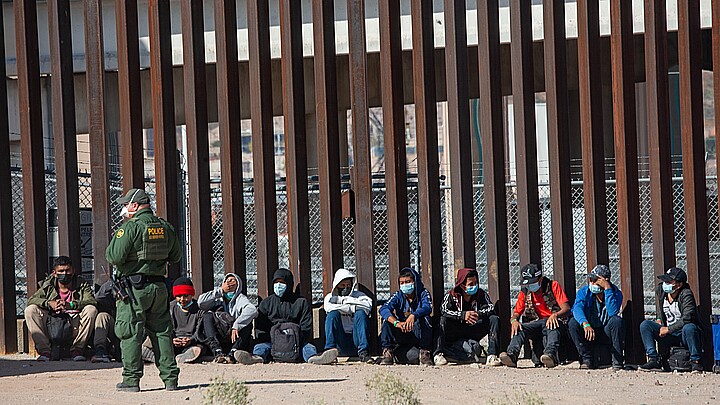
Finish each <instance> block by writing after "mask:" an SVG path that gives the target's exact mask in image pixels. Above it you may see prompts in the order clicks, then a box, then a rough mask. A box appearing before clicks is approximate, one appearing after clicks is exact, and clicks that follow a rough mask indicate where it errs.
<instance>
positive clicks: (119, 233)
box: [115, 228, 125, 239]
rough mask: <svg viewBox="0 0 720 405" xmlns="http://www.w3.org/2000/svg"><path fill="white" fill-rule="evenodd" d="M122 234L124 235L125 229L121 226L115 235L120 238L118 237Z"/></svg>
mask: <svg viewBox="0 0 720 405" xmlns="http://www.w3.org/2000/svg"><path fill="white" fill-rule="evenodd" d="M123 236H125V230H124V229H122V228H120V229H118V231H117V233H116V234H115V237H116V238H118V239H120V238H122V237H123Z"/></svg>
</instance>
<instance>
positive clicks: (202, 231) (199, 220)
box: [181, 0, 214, 291]
mask: <svg viewBox="0 0 720 405" xmlns="http://www.w3.org/2000/svg"><path fill="white" fill-rule="evenodd" d="M181 12H182V34H183V63H184V69H183V77H184V81H185V127H186V131H185V133H186V136H187V145H188V146H187V147H188V157H187V159H188V191H189V194H190V207H189V208H190V209H189V213H190V247H191V253H190V260H191V269H192V278H193V283H194V284H195V288H196V289H198V290H199V291H209V290H210V289H212V288H213V284H214V283H213V260H212V255H210V254H208V252H210V251H212V234H211V223H210V165H209V149H208V148H209V145H208V118H207V90H206V86H205V81H206V78H205V40H204V27H203V3H202V2H201V1H195V0H182V3H181Z"/></svg>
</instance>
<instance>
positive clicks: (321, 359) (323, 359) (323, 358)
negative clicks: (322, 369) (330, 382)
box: [307, 349, 338, 365]
mask: <svg viewBox="0 0 720 405" xmlns="http://www.w3.org/2000/svg"><path fill="white" fill-rule="evenodd" d="M337 356H338V349H327V350H325V351H324V352H322V354H316V355H315V356H312V357H310V358H309V359H308V361H307V362H308V363H310V364H319V365H325V364H330V363H332V362H333V361H335V360H336V359H337Z"/></svg>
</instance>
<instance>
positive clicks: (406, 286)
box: [400, 283, 415, 294]
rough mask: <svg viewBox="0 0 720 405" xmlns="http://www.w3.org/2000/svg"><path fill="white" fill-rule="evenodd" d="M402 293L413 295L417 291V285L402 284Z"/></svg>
mask: <svg viewBox="0 0 720 405" xmlns="http://www.w3.org/2000/svg"><path fill="white" fill-rule="evenodd" d="M400 291H402V293H403V294H412V293H413V291H415V283H407V284H401V285H400Z"/></svg>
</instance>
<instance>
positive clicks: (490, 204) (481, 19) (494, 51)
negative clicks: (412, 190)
mask: <svg viewBox="0 0 720 405" xmlns="http://www.w3.org/2000/svg"><path fill="white" fill-rule="evenodd" d="M478 27H479V29H478V66H479V75H478V76H479V80H478V81H479V82H480V97H479V98H480V109H481V110H482V111H485V112H486V113H485V114H481V115H480V134H481V136H482V145H483V148H482V152H483V181H484V185H483V188H484V202H485V235H486V236H485V237H486V241H485V245H486V249H487V272H488V293H489V294H490V297H492V299H493V300H495V303H496V304H495V308H497V311H498V315H499V316H500V319H501V322H500V330H501V333H500V336H499V338H500V345H501V347H505V346H507V344H508V343H509V341H510V339H509V337H510V333H509V326H510V323H509V322H508V321H507V319H510V259H509V257H508V230H507V202H506V189H505V142H504V140H505V133H504V129H503V128H504V126H503V96H502V80H501V79H502V78H501V71H500V17H499V10H498V0H487V1H485V2H482V3H479V4H478Z"/></svg>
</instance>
